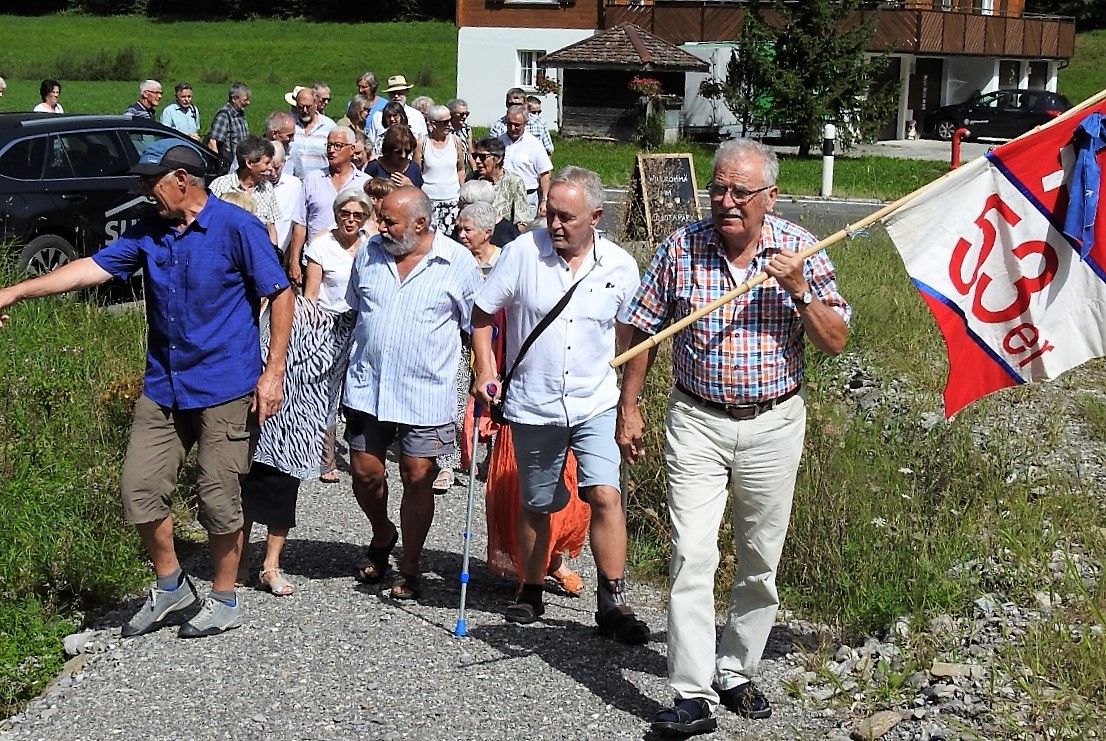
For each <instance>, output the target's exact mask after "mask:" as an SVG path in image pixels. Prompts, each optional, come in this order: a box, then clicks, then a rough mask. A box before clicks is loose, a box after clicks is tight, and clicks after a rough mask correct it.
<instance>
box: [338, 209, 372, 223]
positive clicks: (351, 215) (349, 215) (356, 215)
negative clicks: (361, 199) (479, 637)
mask: <svg viewBox="0 0 1106 741" xmlns="http://www.w3.org/2000/svg"><path fill="white" fill-rule="evenodd" d="M338 218H339V219H354V220H356V221H364V220H365V219H366V218H368V214H367V213H365V212H364V211H347V210H345V209H344V208H343V209H341V210H340V211H339V212H338Z"/></svg>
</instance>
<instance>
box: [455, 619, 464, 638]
mask: <svg viewBox="0 0 1106 741" xmlns="http://www.w3.org/2000/svg"><path fill="white" fill-rule="evenodd" d="M453 634H454V635H456V636H459V637H461V638H464V637H465V634H466V631H465V619H464V618H461V619H459V620H458V621H457V627H456V628H454V629H453Z"/></svg>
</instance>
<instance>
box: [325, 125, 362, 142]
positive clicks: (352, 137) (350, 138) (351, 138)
mask: <svg viewBox="0 0 1106 741" xmlns="http://www.w3.org/2000/svg"><path fill="white" fill-rule="evenodd" d="M330 131H338V132H341V133H342V135H343V138H345V140H346V143H347V144H353V143H354V142H355V141H357V132H356V131H354V130H353V129H352V128H350V127H349V126H335V127H334V128H333V129H331V130H330ZM327 133H328V134H329V133H330V132H327Z"/></svg>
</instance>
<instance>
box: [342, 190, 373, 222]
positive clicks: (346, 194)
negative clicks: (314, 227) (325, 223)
mask: <svg viewBox="0 0 1106 741" xmlns="http://www.w3.org/2000/svg"><path fill="white" fill-rule="evenodd" d="M350 201H357V202H358V203H360V204H361V208H363V209H365V215H366V217H368V216H372V212H373V204H372V201H370V200H369V197H368V196H367V195H365V191H363V190H362V189H361V188H346V189H345V190H343V191H342V192H341V193H339V194H338V195H337V196H336V197H335V198H334V220H335V221H337V220H338V212H339V211H341V210H342V206H345V205H346V204H347V203H349V202H350Z"/></svg>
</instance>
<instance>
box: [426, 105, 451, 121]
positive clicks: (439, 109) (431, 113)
mask: <svg viewBox="0 0 1106 741" xmlns="http://www.w3.org/2000/svg"><path fill="white" fill-rule="evenodd" d="M442 116H445V117H447V118H448V117H449V108H448V107H446V106H444V105H432V106H430V109H429V110H427V112H426V117H427V118H429V119H435V118H441V117H442Z"/></svg>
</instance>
